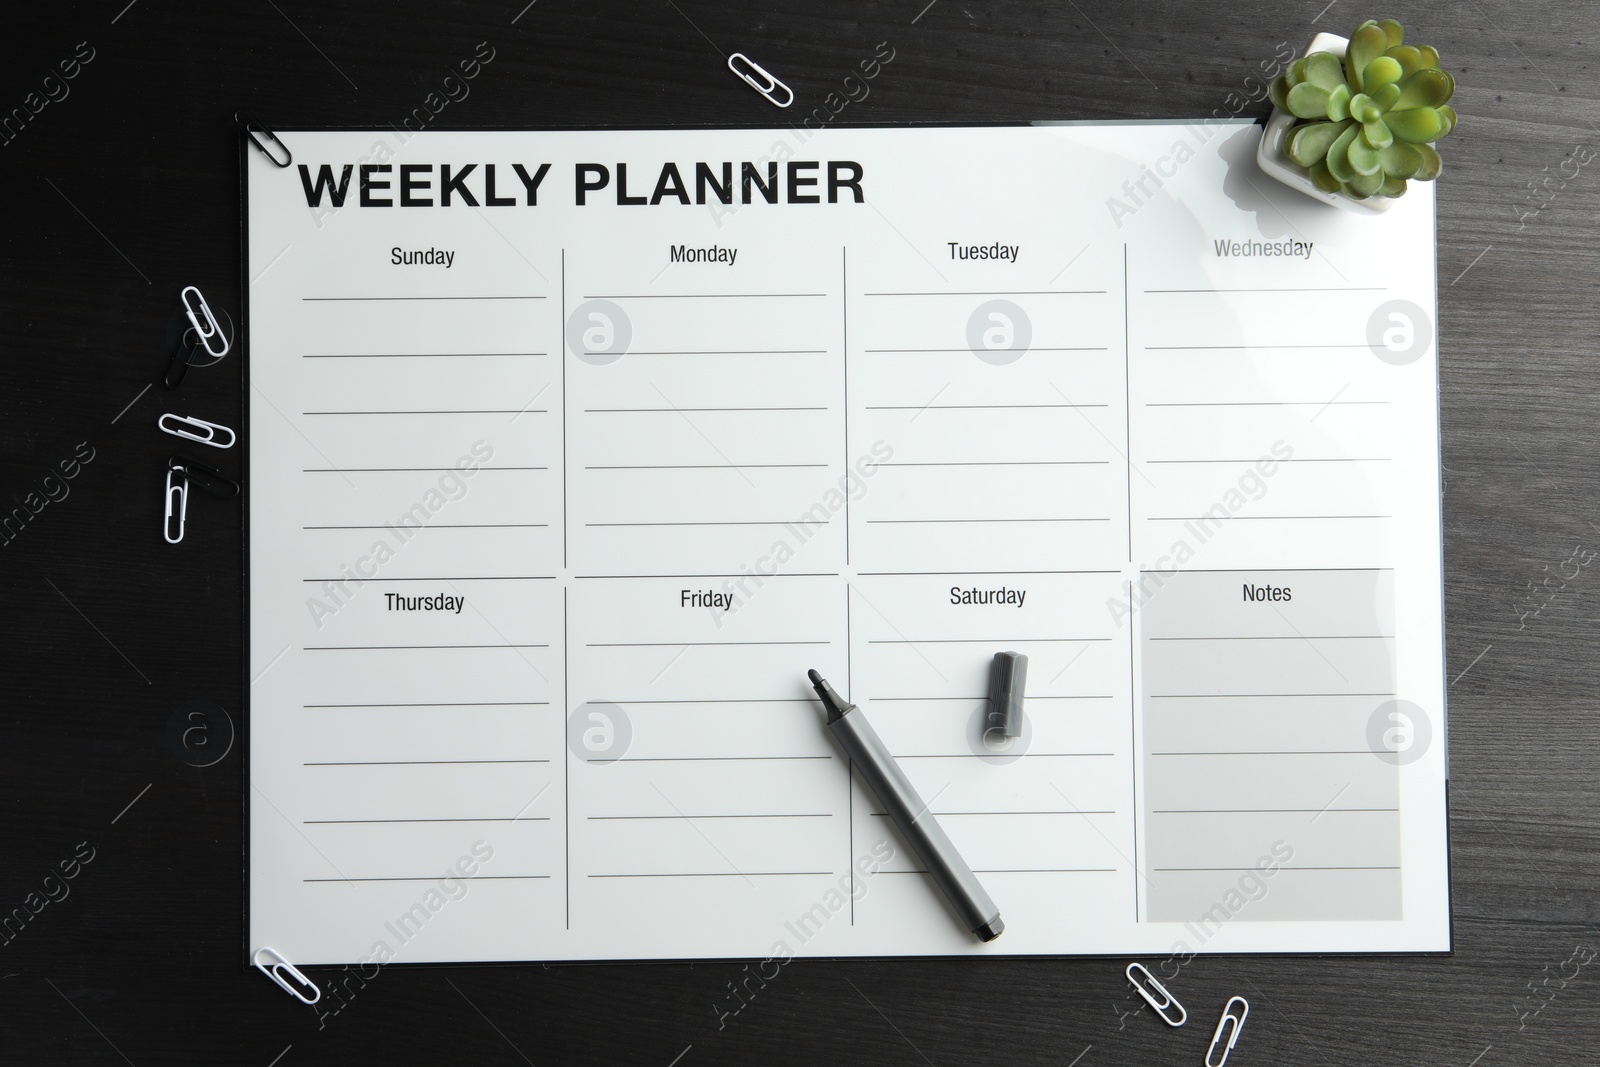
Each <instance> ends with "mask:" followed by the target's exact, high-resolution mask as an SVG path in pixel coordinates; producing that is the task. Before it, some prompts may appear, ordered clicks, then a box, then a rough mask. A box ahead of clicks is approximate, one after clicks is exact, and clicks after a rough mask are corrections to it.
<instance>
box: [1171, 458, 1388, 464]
mask: <svg viewBox="0 0 1600 1067" xmlns="http://www.w3.org/2000/svg"><path fill="white" fill-rule="evenodd" d="M1260 461H1261V457H1260V456H1255V457H1252V458H1247V459H1239V458H1234V459H1147V460H1145V462H1146V463H1259V462H1260ZM1272 462H1275V463H1388V462H1390V457H1389V456H1295V457H1294V458H1293V459H1279V460H1273V461H1272Z"/></svg>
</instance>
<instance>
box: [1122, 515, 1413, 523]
mask: <svg viewBox="0 0 1600 1067" xmlns="http://www.w3.org/2000/svg"><path fill="white" fill-rule="evenodd" d="M1392 518H1394V516H1393V515H1151V516H1149V517H1147V518H1146V519H1145V521H1146V522H1199V521H1209V522H1221V521H1223V520H1224V519H1226V520H1227V521H1229V522H1235V521H1239V520H1255V521H1263V520H1280V519H1281V520H1286V521H1288V520H1297V519H1306V520H1312V521H1319V522H1320V521H1322V520H1325V519H1392Z"/></svg>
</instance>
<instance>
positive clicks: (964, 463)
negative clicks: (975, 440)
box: [823, 459, 1254, 467]
mask: <svg viewBox="0 0 1600 1067" xmlns="http://www.w3.org/2000/svg"><path fill="white" fill-rule="evenodd" d="M1110 462H1111V461H1110V460H1108V459H992V460H984V459H975V460H949V461H945V462H939V463H934V462H926V463H879V464H878V466H880V467H1104V466H1106V465H1107V464H1109V463H1110ZM1251 462H1254V460H1252V461H1251ZM823 466H825V464H823Z"/></svg>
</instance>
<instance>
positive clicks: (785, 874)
mask: <svg viewBox="0 0 1600 1067" xmlns="http://www.w3.org/2000/svg"><path fill="white" fill-rule="evenodd" d="M825 874H826V875H831V874H833V872H832V871H662V872H657V873H653V874H652V873H641V874H591V875H589V877H590V878H808V877H813V876H821V875H825Z"/></svg>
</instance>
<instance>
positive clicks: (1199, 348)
mask: <svg viewBox="0 0 1600 1067" xmlns="http://www.w3.org/2000/svg"><path fill="white" fill-rule="evenodd" d="M1371 347H1372V346H1371V345H1365V344H1355V345H1145V346H1144V350H1145V351H1146V352H1227V351H1238V350H1245V349H1273V348H1281V349H1300V348H1371Z"/></svg>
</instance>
